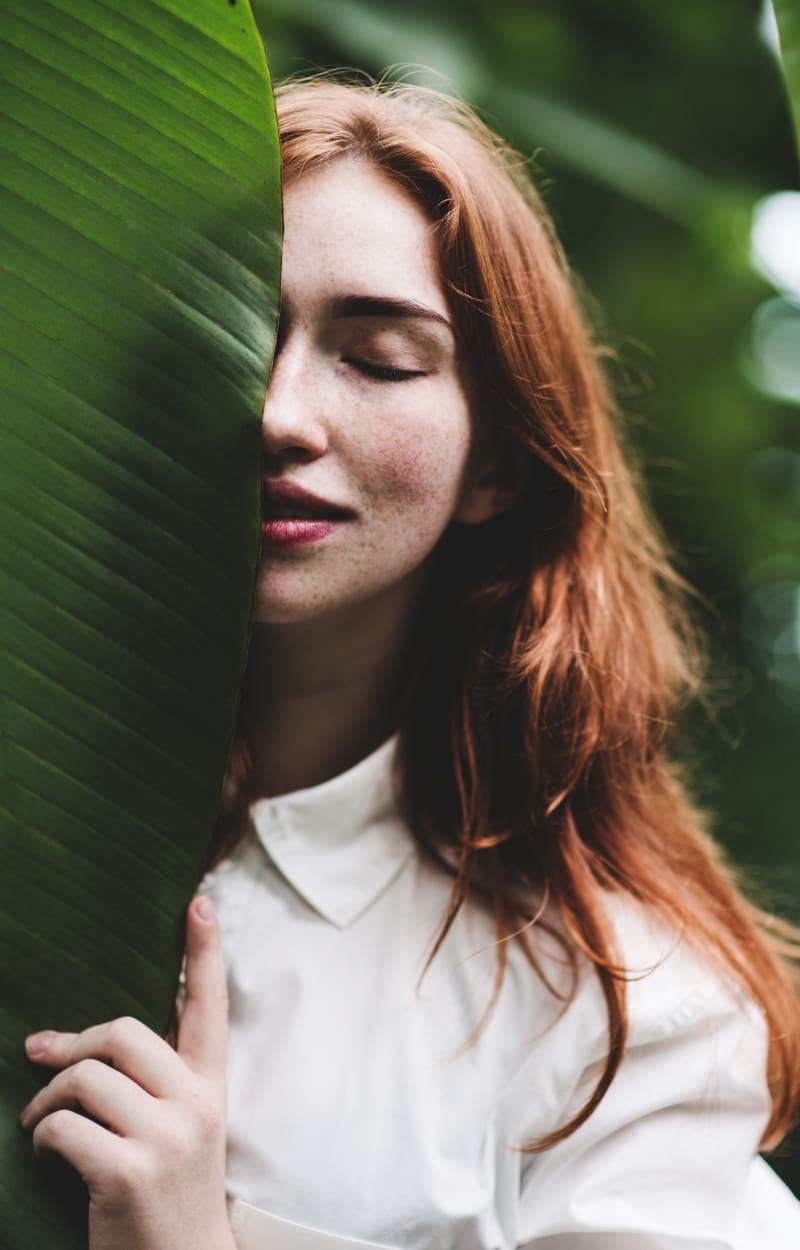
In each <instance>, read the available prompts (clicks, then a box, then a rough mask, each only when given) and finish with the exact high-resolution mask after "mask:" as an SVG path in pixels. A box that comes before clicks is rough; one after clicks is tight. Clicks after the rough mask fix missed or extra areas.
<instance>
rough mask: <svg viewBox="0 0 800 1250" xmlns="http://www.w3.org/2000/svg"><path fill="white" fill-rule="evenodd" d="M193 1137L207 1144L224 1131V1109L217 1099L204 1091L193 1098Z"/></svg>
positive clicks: (198, 1092)
mask: <svg viewBox="0 0 800 1250" xmlns="http://www.w3.org/2000/svg"><path fill="white" fill-rule="evenodd" d="M192 1121H193V1126H194V1129H193V1135H194V1136H196V1137H197V1138H199V1139H200V1140H201V1141H202V1142H204V1143H207V1142H209V1141H212V1140H213V1139H215V1138H216V1137H218V1136H219V1135H220V1133H221V1132H222V1131H223V1129H224V1116H223V1114H222V1108H221V1107H220V1106H219V1104H218V1102H217V1100H216V1099H214V1098H212V1097H211V1096H210V1095H209V1094H207V1093H205V1092H204V1091H197V1092H196V1093H195V1094H193V1096H192Z"/></svg>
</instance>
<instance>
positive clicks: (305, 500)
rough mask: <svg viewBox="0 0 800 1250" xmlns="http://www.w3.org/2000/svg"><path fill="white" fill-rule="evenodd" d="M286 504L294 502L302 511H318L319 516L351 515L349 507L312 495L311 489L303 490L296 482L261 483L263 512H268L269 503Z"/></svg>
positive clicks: (277, 480)
mask: <svg viewBox="0 0 800 1250" xmlns="http://www.w3.org/2000/svg"><path fill="white" fill-rule="evenodd" d="M287 504H296V505H297V507H298V508H302V510H303V511H304V512H318V513H319V514H320V516H321V517H344V516H352V515H353V513H352V511H351V510H350V508H343V507H342V506H341V505H340V504H336V503H331V501H330V500H329V499H322V498H321V496H319V495H312V493H311V491H309V490H304V489H303V487H302V486H298V485H297V484H296V482H284V481H282V480H280V479H276V480H272V481H271V480H265V481H264V484H263V507H264V512H265V513H268V512H269V510H270V505H272V506H273V507H274V506H276V505H281V506H283V507H285V506H286V505H287Z"/></svg>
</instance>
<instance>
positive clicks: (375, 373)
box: [342, 356, 425, 382]
mask: <svg viewBox="0 0 800 1250" xmlns="http://www.w3.org/2000/svg"><path fill="white" fill-rule="evenodd" d="M342 363H343V364H346V365H352V366H353V368H354V369H357V370H358V371H359V373H364V374H366V376H367V377H368V378H375V379H376V381H378V382H408V381H410V379H411V378H422V377H424V376H425V370H424V369H396V368H394V366H392V365H375V364H373V363H372V362H371V361H369V360H359V359H357V358H356V357H354V356H345V357H343V361H342Z"/></svg>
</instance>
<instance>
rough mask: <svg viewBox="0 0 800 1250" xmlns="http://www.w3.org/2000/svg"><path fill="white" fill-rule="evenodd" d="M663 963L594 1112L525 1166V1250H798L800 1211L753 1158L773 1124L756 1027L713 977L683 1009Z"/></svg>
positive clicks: (740, 1001)
mask: <svg viewBox="0 0 800 1250" xmlns="http://www.w3.org/2000/svg"><path fill="white" fill-rule="evenodd" d="M668 962H671V964H672V966H671V967H667V968H666V969H664V970H661V969H656V970H655V971H654V972H653V973H651V977H652V978H653V980H652V983H651V984H648V978H647V977H645V978H643V979H642V980H641V981H640V982H638V983H636V982H634V983H632V984H631V985H629V987H628V990H629V998H630V1000H631V1002H632V1015H631V1031H630V1043H629V1046H628V1049H627V1052H626V1055H625V1058H624V1059H623V1062H622V1064H621V1066H620V1069H619V1070H618V1072H617V1075H616V1076H615V1078H614V1081H613V1082H612V1085H611V1088H610V1089H609V1091H608V1093H607V1094H606V1096H605V1097H604V1099H603V1100H602V1102H601V1103H600V1105H599V1107H598V1108H597V1110H596V1111H595V1112H594V1113H593V1114H592V1115H591V1116H590V1118H589V1119H588V1121H587V1122H586V1123H585V1124H584V1125H582V1127H581V1128H580V1129H578V1130H577V1131H576V1132H575V1133H573V1135H572V1136H571V1137H568V1138H567V1139H566V1140H565V1141H563V1142H561V1143H559V1144H558V1145H557V1146H555V1147H554V1148H553V1149H551V1150H550V1151H547V1152H545V1153H543V1154H541V1155H533V1156H531V1155H527V1156H523V1157H524V1159H525V1160H526V1162H525V1163H524V1164H523V1167H522V1171H521V1186H520V1199H519V1210H518V1223H517V1230H518V1232H517V1244H518V1245H519V1246H524V1247H528V1248H529V1250H584V1248H585V1250H791V1248H792V1247H794V1248H795V1250H796V1247H797V1246H800V1204H798V1203H797V1201H796V1200H795V1199H794V1197H793V1196H792V1195H791V1194H790V1193H789V1191H788V1190H787V1189H786V1188H785V1186H783V1184H782V1183H781V1182H780V1181H779V1179H778V1177H777V1176H776V1175H775V1174H774V1173H773V1172H772V1171H771V1170H770V1169H769V1168H768V1166H767V1164H766V1163H764V1162H763V1161H762V1160H760V1159H758V1158H757V1155H756V1152H757V1150H758V1143H759V1139H760V1137H761V1134H762V1133H763V1130H764V1126H765V1124H766V1120H767V1117H768V1114H769V1097H768V1092H767V1088H766V1077H765V1067H766V1029H765V1024H764V1021H763V1018H762V1015H761V1013H760V1011H759V1010H758V1009H757V1008H756V1006H755V1005H754V1004H753V1003H752V1002H751V1001H750V1000H749V999H748V998H747V997H745V996H744V995H743V994H741V993H738V992H736V991H734V990H733V989H731V988H730V987H727V986H725V985H724V984H723V983H722V982H721V981H719V980H716V979H713V978H711V977H708V978H705V979H704V981H703V982H702V983H700V984H695V986H694V987H693V988H692V990H691V992H690V993H689V994H688V995H687V994H685V993H684V994H682V995H681V998H680V1001H679V1002H678V1003H677V1004H676V1002H675V997H674V992H675V989H676V985H677V984H679V983H680V981H681V977H680V971H681V965H680V961H679V962H678V965H677V968H676V966H675V960H672V961H668ZM686 966H687V967H688V969H689V972H690V974H691V975H694V976H695V978H696V975H697V974H696V967H695V966H694V965H693V964H691V963H689V964H687V965H686ZM676 973H677V975H676ZM670 999H671V1000H672V1005H671V1006H669V1005H668V1010H667V1011H666V1012H660V1011H659V1007H660V1006H663V1004H664V1001H665V1000H666V1002H667V1004H669V1002H670ZM574 1040H575V1041H576V1042H577V1040H578V1039H574ZM599 1040H600V1039H599V1038H598V1039H597V1042H598V1043H599ZM600 1064H601V1058H600V1057H599V1056H598V1057H597V1058H596V1059H595V1060H594V1062H592V1063H590V1064H589V1065H588V1067H587V1068H585V1069H584V1071H583V1073H582V1074H581V1078H580V1080H579V1081H578V1084H577V1086H576V1087H575V1088H574V1090H573V1096H572V1098H571V1099H570V1103H569V1105H568V1106H567V1107H566V1111H567V1114H569V1113H572V1112H574V1110H575V1109H577V1108H578V1107H580V1106H581V1105H582V1103H583V1102H584V1101H585V1099H586V1096H587V1095H588V1094H589V1093H590V1091H591V1089H592V1087H593V1085H594V1084H595V1082H596V1080H597V1077H598V1075H599V1072H600V1070H601V1067H600ZM564 1118H565V1117H564ZM562 1122H563V1118H562Z"/></svg>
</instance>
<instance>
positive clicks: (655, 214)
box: [253, 0, 800, 1188]
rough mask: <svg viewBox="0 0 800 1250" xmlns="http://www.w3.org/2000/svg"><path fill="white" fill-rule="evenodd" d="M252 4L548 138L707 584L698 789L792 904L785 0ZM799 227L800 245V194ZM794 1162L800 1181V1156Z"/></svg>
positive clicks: (543, 153)
mask: <svg viewBox="0 0 800 1250" xmlns="http://www.w3.org/2000/svg"><path fill="white" fill-rule="evenodd" d="M253 7H254V10H255V12H256V16H257V18H258V19H260V21H261V23H262V27H263V30H264V31H265V33H266V37H267V43H268V49H269V55H270V61H271V65H272V70H273V73H274V75H275V76H276V77H278V78H280V77H282V76H284V75H286V74H291V73H296V72H301V71H309V70H313V69H318V68H324V67H328V66H341V65H347V66H353V67H356V68H359V69H363V70H367V71H369V72H371V73H376V74H380V73H382V72H383V71H384V70H386V68H387V67H390V66H395V67H398V68H396V69H395V71H394V73H395V74H396V75H398V76H401V77H406V78H411V79H413V80H415V81H429V82H433V84H434V85H438V86H440V87H443V88H444V89H445V90H453V91H455V92H456V93H457V94H460V95H462V96H463V97H464V98H465V99H467V100H468V101H469V102H470V103H472V104H473V105H476V106H477V107H478V109H479V111H481V113H482V114H483V115H484V117H486V118H487V120H489V121H490V123H491V124H493V125H494V127H495V128H496V129H497V130H499V131H500V132H501V133H502V134H504V135H505V136H506V137H507V138H509V139H510V140H511V142H512V143H514V144H515V145H516V146H517V147H518V148H519V149H520V150H521V151H522V152H523V154H524V155H525V156H526V157H533V163H532V168H533V169H534V172H535V174H536V180H537V183H538V185H539V188H540V190H542V191H543V193H544V195H545V199H546V201H547V203H548V205H549V207H550V210H551V212H552V213H553V215H554V218H555V221H556V224H557V227H558V230H559V232H560V235H561V237H562V240H563V241H564V244H565V246H566V249H567V252H568V255H569V256H570V259H571V261H572V263H573V265H574V267H575V269H576V271H577V273H578V275H579V277H580V279H581V281H582V283H583V284H584V286H585V288H586V289H587V290H588V291H590V292H591V296H590V297H587V298H588V303H589V308H590V313H591V316H592V317H593V319H594V321H595V324H598V325H599V326H600V330H601V334H602V335H603V336H604V337H605V339H606V341H607V342H609V343H610V344H611V345H612V347H613V348H614V349H615V352H616V358H617V359H616V364H615V366H614V373H615V380H616V384H617V393H618V396H619V399H620V406H621V408H622V410H623V413H624V416H625V419H626V422H627V424H628V427H629V429H630V431H631V436H632V439H633V442H634V443H635V444H636V445H637V446H638V447H639V449H640V451H641V455H642V459H643V462H644V465H645V470H646V474H647V477H648V480H649V484H650V489H651V493H652V499H653V504H654V508H655V510H656V512H657V513H658V515H659V517H660V519H661V521H662V524H663V526H664V528H665V529H666V531H667V533H668V535H669V537H670V539H671V542H672V544H673V547H674V550H675V553H676V558H677V562H678V564H679V567H680V568H681V570H682V571H683V572H684V574H685V575H686V577H687V578H688V579H689V580H690V581H691V582H692V583H693V584H694V586H696V587H697V589H698V590H699V591H700V592H701V594H702V595H703V596H704V598H705V600H706V601H707V605H708V606H707V607H706V609H705V610H704V621H705V626H706V629H707V631H708V633H709V637H710V647H711V653H712V654H711V659H712V666H711V667H712V676H711V689H710V698H711V705H712V714H711V716H708V714H704V715H698V717H697V718H696V723H695V724H694V725H693V726H692V727H691V730H690V732H689V735H688V737H687V742H688V743H690V747H689V753H690V755H691V761H690V762H691V763H692V765H693V767H694V772H695V777H696V787H697V793H698V797H699V799H700V800H701V801H702V802H703V803H704V804H706V805H707V806H708V807H709V808H710V809H711V810H712V811H713V812H714V813H715V820H714V825H715V828H716V830H717V833H718V835H719V837H720V838H721V839H722V840H723V842H724V843H725V844H726V845H727V846H728V847H729V848H730V850H731V853H732V854H733V856H734V858H735V859H736V860H737V861H738V862H739V863H742V864H743V865H745V867H746V868H747V869H748V870H749V875H750V876H751V878H752V879H753V880H754V881H755V882H756V883H757V884H759V885H760V886H762V887H763V888H764V891H765V895H766V897H767V898H769V900H770V902H771V904H772V905H773V906H776V907H778V908H779V909H781V910H783V911H784V912H785V913H786V914H788V915H790V916H792V917H793V918H794V919H797V920H800V904H798V887H800V846H798V841H797V831H798V827H800V792H799V791H798V782H797V773H798V763H799V762H800V758H799V753H798V740H799V738H800V735H799V734H798V730H799V729H800V410H799V409H798V404H800V286H798V288H797V289H795V290H790V289H787V290H785V291H783V292H781V291H780V290H778V289H776V287H774V286H773V285H771V284H770V282H769V281H767V279H766V278H764V277H763V276H761V275H760V274H759V273H758V272H757V271H756V269H755V268H754V267H753V265H752V263H751V259H750V256H751V242H750V239H751V222H752V213H753V209H754V207H755V205H756V204H757V203H758V202H759V201H761V200H762V199H763V198H764V197H766V196H770V195H772V194H774V193H776V192H779V191H782V190H786V189H791V188H793V187H795V186H796V180H797V158H796V150H795V146H794V138H793V134H792V125H791V117H790V111H789V108H788V105H787V98H786V92H785V87H784V82H783V79H782V77H781V73H780V69H779V66H778V63H777V60H776V53H775V47H774V41H775V32H774V18H773V17H772V13H771V10H770V9H769V8H768V7H766V6H764V5H762V4H761V3H759V2H755V0H733V2H731V0H693V2H692V3H691V4H679V5H663V4H661V5H659V4H642V3H641V0H614V3H612V4H605V5H598V4H596V3H594V2H593V0H457V2H456V0H436V3H435V4H431V2H430V0H402V3H401V2H400V0H383V2H381V0H337V3H336V4H335V5H333V6H331V5H330V4H329V3H328V2H327V0H254V6H253ZM422 67H427V68H422ZM431 71H432V72H431ZM442 76H443V77H442ZM798 198H800V197H798ZM796 202H797V201H795V204H796ZM795 211H796V210H795ZM784 246H785V248H786V249H791V247H792V246H793V247H794V250H795V256H800V225H798V218H797V216H795V218H794V240H793V243H792V240H791V238H790V237H788V236H787V239H786V243H785V245H784ZM796 268H797V266H796ZM796 276H797V275H796ZM779 285H780V283H779ZM782 1170H783V1171H784V1173H785V1174H786V1175H787V1177H788V1178H789V1179H791V1181H792V1182H793V1183H794V1184H795V1185H796V1186H797V1187H798V1188H800V1166H798V1163H797V1160H793V1159H787V1160H786V1161H785V1163H784V1164H783V1165H782Z"/></svg>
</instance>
